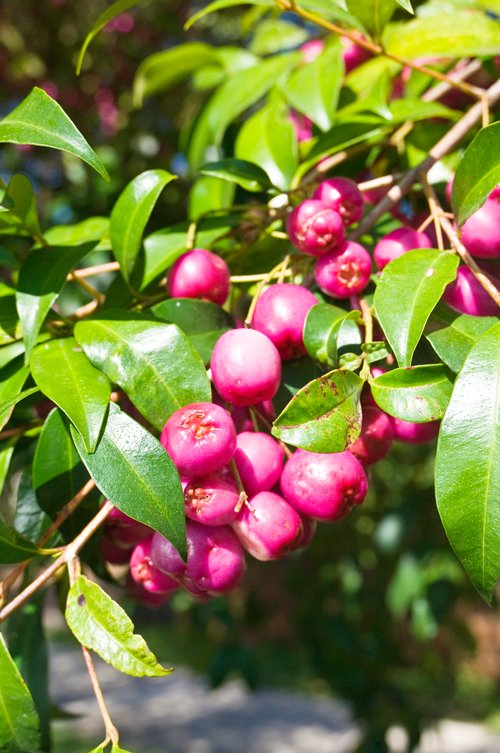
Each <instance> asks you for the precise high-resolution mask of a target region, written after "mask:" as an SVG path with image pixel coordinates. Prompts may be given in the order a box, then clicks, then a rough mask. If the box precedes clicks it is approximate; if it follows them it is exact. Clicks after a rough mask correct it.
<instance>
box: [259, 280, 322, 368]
mask: <svg viewBox="0 0 500 753" xmlns="http://www.w3.org/2000/svg"><path fill="white" fill-rule="evenodd" d="M317 303H318V301H317V299H316V298H315V297H314V295H313V294H312V293H311V292H310V291H309V290H307V288H304V287H302V285H292V284H290V283H287V282H284V283H278V284H277V285H272V286H271V287H270V288H267V290H265V291H264V292H263V293H262V295H261V296H260V297H259V299H258V301H257V305H256V307H255V311H254V314H253V317H252V327H253V328H254V329H256V330H258V331H259V332H262V333H263V334H264V335H267V337H268V338H269V339H270V340H271V341H272V342H273V343H274V345H275V346H276V347H277V348H278V351H279V354H280V356H281V358H282V359H283V360H288V359H289V358H298V357H299V356H303V355H305V353H306V349H305V346H304V340H303V337H302V331H303V329H304V322H305V320H306V316H307V314H308V313H309V311H310V310H311V309H312V307H313V306H316V304H317Z"/></svg>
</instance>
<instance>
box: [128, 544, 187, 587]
mask: <svg viewBox="0 0 500 753" xmlns="http://www.w3.org/2000/svg"><path fill="white" fill-rule="evenodd" d="M152 539H153V537H152V536H150V537H149V538H147V539H144V541H141V543H140V544H137V546H136V547H134V550H133V552H132V554H131V556H130V575H131V577H132V579H133V580H134V581H135V582H136V583H139V584H140V585H141V586H142V587H143V588H145V589H146V591H150V592H151V593H163V594H165V593H170V592H171V591H175V590H176V589H177V588H179V584H178V583H177V581H175V580H173V579H172V578H171V577H170V576H168V575H166V573H164V572H162V571H161V570H159V569H158V568H157V567H156V566H155V565H154V564H153V559H152V557H151V544H152Z"/></svg>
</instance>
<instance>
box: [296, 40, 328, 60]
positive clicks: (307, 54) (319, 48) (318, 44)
mask: <svg viewBox="0 0 500 753" xmlns="http://www.w3.org/2000/svg"><path fill="white" fill-rule="evenodd" d="M324 49H325V43H324V41H323V40H322V39H310V40H309V41H308V42H304V44H302V45H301V46H300V52H301V54H302V61H303V62H304V63H312V62H313V60H316V58H317V57H319V56H320V55H321V53H322V52H323V50H324Z"/></svg>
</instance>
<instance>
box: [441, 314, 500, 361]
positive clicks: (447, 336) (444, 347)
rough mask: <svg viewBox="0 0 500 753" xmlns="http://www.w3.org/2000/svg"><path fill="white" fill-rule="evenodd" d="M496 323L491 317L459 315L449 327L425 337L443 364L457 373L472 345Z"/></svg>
mask: <svg viewBox="0 0 500 753" xmlns="http://www.w3.org/2000/svg"><path fill="white" fill-rule="evenodd" d="M497 323H498V319H496V318H495V317H493V316H469V315H468V314H461V315H460V316H457V318H456V319H455V320H454V321H453V322H452V323H451V324H450V325H449V327H443V329H438V330H436V332H431V333H430V334H429V335H427V340H428V341H429V342H430V344H431V345H432V347H433V348H434V350H435V351H436V353H437V354H438V356H439V358H440V359H441V360H442V361H443V363H445V364H446V365H447V366H448V367H449V368H450V369H451V370H452V371H454V372H455V373H458V372H459V371H460V369H461V368H462V366H463V365H464V363H465V359H466V358H467V356H468V355H469V351H470V349H471V348H472V347H473V345H475V344H476V343H477V341H478V340H479V338H480V337H481V335H483V334H484V333H485V332H486V331H487V330H489V329H490V327H493V326H494V325H495V324H497Z"/></svg>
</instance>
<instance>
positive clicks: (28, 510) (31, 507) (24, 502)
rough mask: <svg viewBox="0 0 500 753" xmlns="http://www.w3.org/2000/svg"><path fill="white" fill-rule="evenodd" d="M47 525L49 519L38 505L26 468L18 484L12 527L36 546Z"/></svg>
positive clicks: (28, 468) (28, 470) (27, 468)
mask: <svg viewBox="0 0 500 753" xmlns="http://www.w3.org/2000/svg"><path fill="white" fill-rule="evenodd" d="M49 525H50V519H49V518H48V516H47V515H46V514H45V513H44V511H43V510H42V509H41V507H40V505H39V504H38V501H37V498H36V494H35V490H34V489H33V484H32V476H31V468H30V467H29V466H28V467H26V468H25V469H24V470H23V472H22V474H21V480H20V482H19V488H18V491H17V502H16V514H15V516H14V521H13V527H14V528H15V530H16V531H17V533H19V534H21V536H24V537H25V538H26V539H29V540H30V541H31V542H33V543H34V544H36V542H37V541H38V539H39V538H40V536H41V535H42V533H43V532H44V530H45V529H46V528H47V527H48V526H49Z"/></svg>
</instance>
